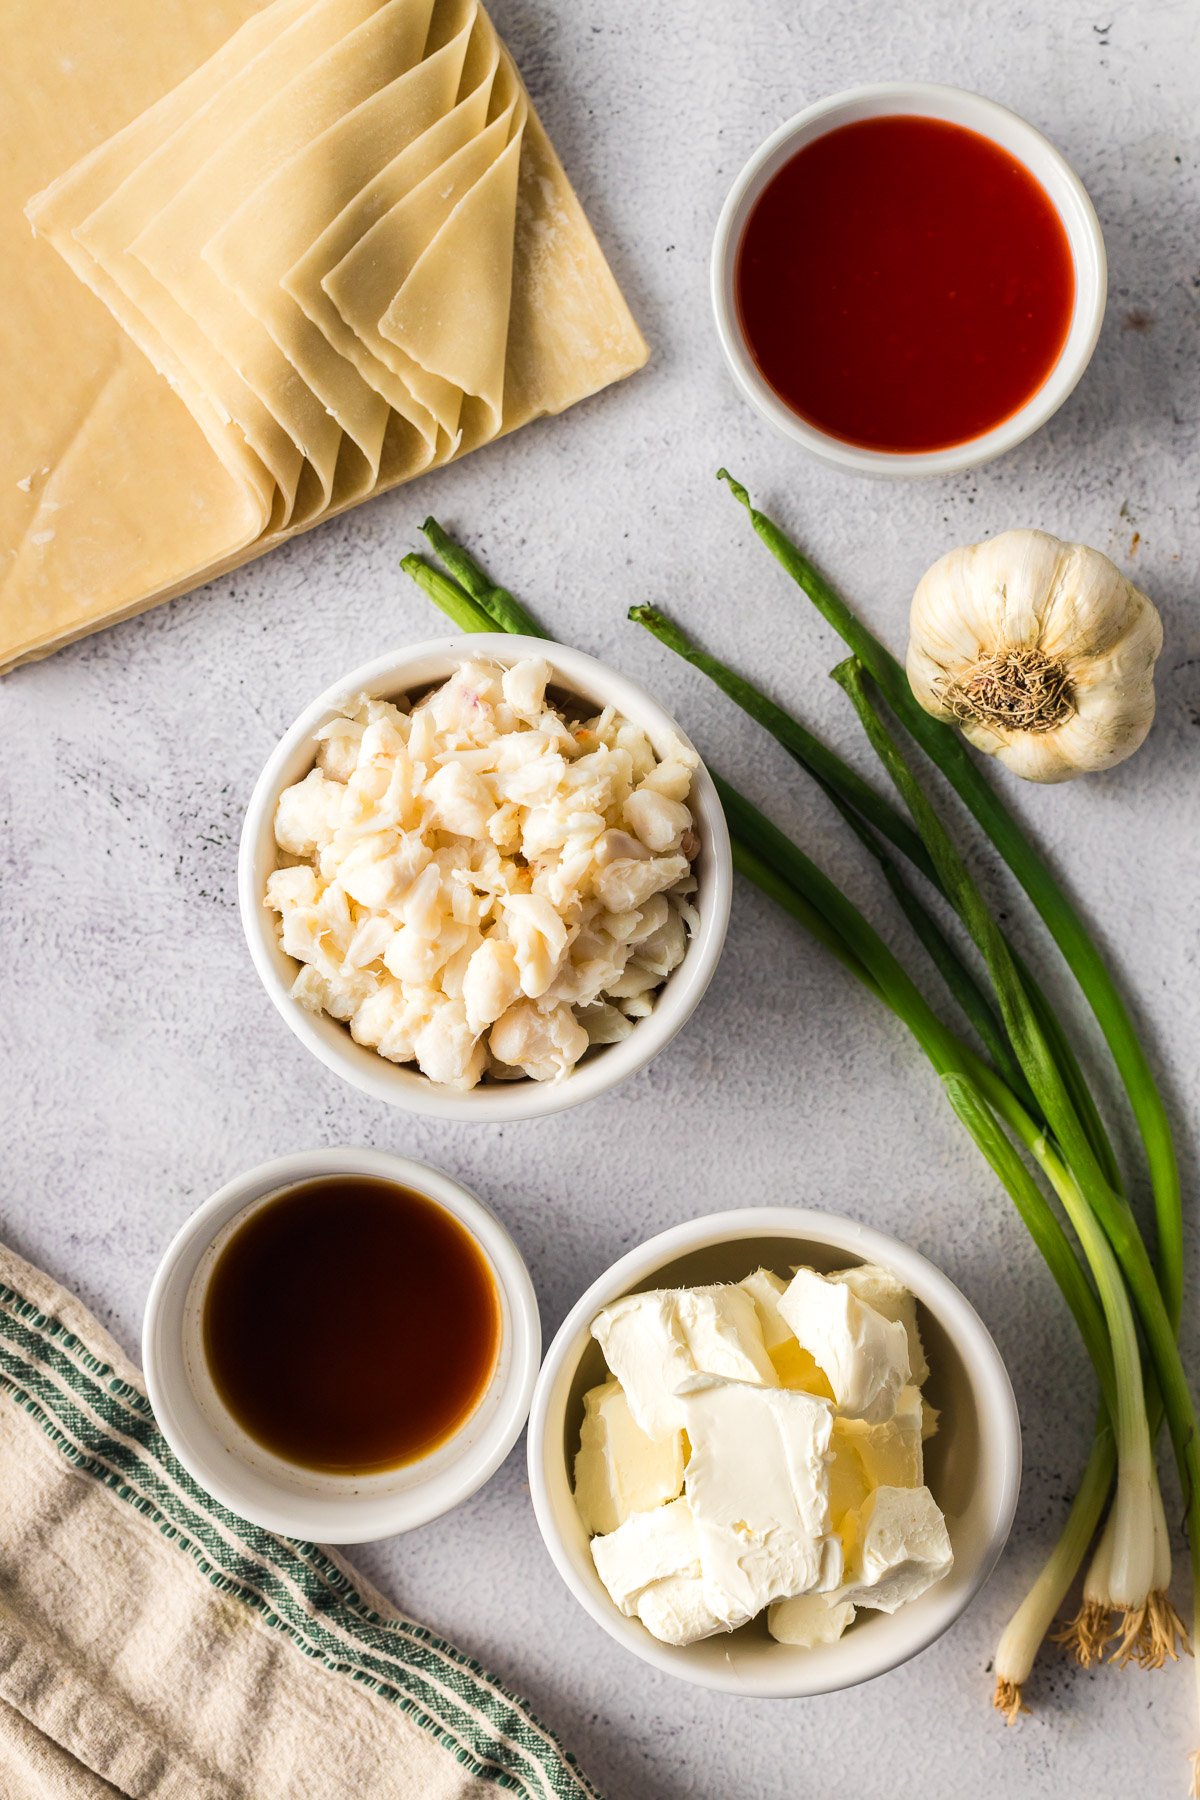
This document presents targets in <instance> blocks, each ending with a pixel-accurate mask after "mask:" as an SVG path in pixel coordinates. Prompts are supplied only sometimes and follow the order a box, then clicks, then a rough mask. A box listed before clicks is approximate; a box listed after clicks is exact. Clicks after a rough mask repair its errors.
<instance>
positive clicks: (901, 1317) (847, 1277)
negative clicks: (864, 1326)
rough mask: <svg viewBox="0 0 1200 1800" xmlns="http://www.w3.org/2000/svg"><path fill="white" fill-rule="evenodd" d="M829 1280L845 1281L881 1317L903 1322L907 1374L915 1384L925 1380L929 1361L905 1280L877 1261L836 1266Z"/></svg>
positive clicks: (914, 1301)
mask: <svg viewBox="0 0 1200 1800" xmlns="http://www.w3.org/2000/svg"><path fill="white" fill-rule="evenodd" d="M829 1280H830V1281H842V1282H844V1283H845V1284H846V1286H847V1287H848V1288H849V1289H850V1292H851V1293H852V1294H854V1295H856V1296H857V1298H858V1299H859V1300H861V1301H862V1302H863V1303H864V1305H866V1306H869V1307H871V1308H872V1310H873V1311H875V1312H877V1313H878V1314H879V1315H880V1317H881V1318H884V1319H890V1320H891V1321H892V1323H893V1324H898V1325H903V1327H904V1330H905V1333H906V1334H907V1337H908V1368H909V1375H908V1378H909V1380H910V1381H911V1382H912V1384H913V1386H914V1387H920V1386H921V1384H922V1383H923V1382H925V1381H927V1380H928V1379H929V1364H928V1362H926V1360H925V1346H924V1345H923V1344H922V1342H921V1331H920V1327H919V1326H918V1324H917V1303H916V1300H915V1299H914V1298H913V1296H912V1295H911V1294H910V1293H909V1291H908V1289H907V1288H906V1287H905V1285H904V1283H903V1282H902V1281H900V1280H898V1279H897V1277H896V1276H895V1275H893V1274H892V1273H891V1271H890V1270H889V1269H883V1268H880V1266H879V1264H878V1263H860V1264H859V1265H858V1267H857V1268H855V1269H838V1270H837V1271H836V1272H835V1273H834V1274H832V1275H830V1276H829Z"/></svg>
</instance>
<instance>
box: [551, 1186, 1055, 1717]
mask: <svg viewBox="0 0 1200 1800" xmlns="http://www.w3.org/2000/svg"><path fill="white" fill-rule="evenodd" d="M858 1262H877V1263H880V1264H882V1265H883V1266H884V1267H885V1268H888V1269H891V1270H892V1271H893V1272H894V1273H895V1274H896V1275H897V1276H899V1278H900V1280H901V1281H903V1282H904V1283H905V1285H906V1286H907V1287H908V1288H909V1289H910V1290H911V1291H912V1293H914V1294H915V1295H916V1297H917V1301H918V1318H919V1321H920V1326H921V1333H922V1337H923V1339H924V1343H925V1349H926V1353H927V1355H928V1358H929V1364H930V1370H931V1373H930V1377H929V1380H928V1382H927V1383H926V1384H925V1388H924V1392H925V1393H926V1394H927V1395H928V1397H929V1399H930V1400H931V1401H932V1403H933V1404H934V1405H935V1406H938V1407H940V1408H941V1410H942V1416H941V1420H940V1423H939V1427H938V1431H937V1434H936V1436H934V1437H933V1438H931V1439H930V1440H929V1442H928V1443H927V1444H926V1445H925V1458H926V1477H925V1478H926V1482H927V1484H928V1486H929V1488H930V1490H931V1492H932V1493H933V1496H934V1498H935V1499H936V1501H937V1502H938V1505H939V1506H940V1507H941V1509H942V1511H943V1513H944V1514H945V1516H946V1524H947V1527H948V1529H949V1532H950V1541H951V1543H952V1545H953V1547H954V1567H953V1569H952V1570H951V1571H950V1573H949V1575H947V1576H946V1577H945V1579H944V1580H942V1581H940V1582H938V1584H937V1585H936V1586H935V1587H932V1588H930V1589H929V1591H928V1592H927V1593H925V1594H923V1595H922V1596H921V1598H920V1599H919V1600H914V1601H912V1602H911V1603H910V1604H909V1605H908V1606H902V1607H901V1608H900V1610H899V1611H898V1612H896V1613H892V1614H890V1615H889V1614H887V1613H877V1612H870V1611H867V1610H866V1609H862V1610H860V1612H859V1614H858V1617H857V1619H856V1620H855V1622H854V1624H853V1625H851V1627H850V1629H849V1630H848V1631H847V1632H846V1634H845V1636H844V1637H842V1638H841V1639H839V1641H838V1642H837V1643H836V1644H825V1645H821V1646H819V1647H817V1648H814V1649H809V1650H805V1649H799V1648H797V1647H795V1646H793V1645H790V1644H777V1643H776V1642H775V1640H774V1639H773V1638H772V1637H771V1636H770V1635H769V1633H768V1631H767V1627H766V1618H765V1615H763V1616H760V1617H759V1618H758V1619H756V1620H754V1621H752V1623H750V1624H749V1625H745V1626H743V1627H742V1629H741V1630H740V1631H736V1632H734V1633H732V1634H731V1635H728V1636H726V1635H721V1636H718V1637H713V1638H705V1639H703V1640H702V1641H701V1642H700V1643H698V1644H689V1645H688V1646H686V1648H676V1647H674V1646H672V1645H670V1644H662V1643H660V1642H659V1641H658V1639H657V1638H654V1637H652V1636H651V1635H650V1633H649V1632H648V1631H647V1630H646V1628H645V1626H644V1625H642V1624H641V1623H640V1621H639V1620H637V1619H628V1618H626V1617H625V1615H624V1614H623V1613H621V1612H620V1611H619V1610H618V1609H617V1607H615V1606H614V1605H613V1603H612V1601H611V1600H610V1599H609V1597H608V1594H607V1592H606V1591H605V1589H604V1587H603V1585H602V1584H601V1581H600V1578H599V1576H598V1575H597V1574H596V1569H595V1565H594V1564H593V1562H592V1557H591V1552H590V1551H589V1549H588V1535H587V1532H586V1531H585V1530H584V1527H583V1524H582V1521H581V1520H580V1517H579V1514H578V1512H577V1511H576V1509H575V1501H574V1499H573V1497H572V1491H571V1480H572V1467H573V1463H574V1458H575V1451H576V1449H577V1448H578V1445H579V1427H580V1423H581V1420H582V1418H583V1396H584V1394H585V1393H586V1392H587V1390H588V1389H589V1388H591V1387H594V1386H595V1385H596V1383H597V1382H598V1381H602V1380H604V1378H605V1369H604V1361H603V1357H602V1356H601V1352H600V1347H599V1345H598V1344H597V1343H595V1341H594V1340H593V1339H592V1337H591V1335H590V1332H589V1327H590V1325H591V1322H592V1320H593V1319H594V1318H595V1316H596V1314H597V1313H598V1312H599V1311H600V1309H601V1308H602V1307H604V1306H608V1305H609V1304H610V1303H611V1302H612V1301H614V1300H617V1299H619V1298H620V1297H621V1296H622V1295H623V1294H629V1293H637V1292H640V1291H642V1290H644V1289H647V1288H656V1287H687V1286H692V1285H694V1284H698V1283H705V1282H718V1281H737V1280H740V1279H741V1277H742V1276H744V1275H748V1274H749V1273H750V1272H751V1271H752V1270H753V1269H756V1268H759V1267H760V1266H762V1267H766V1268H773V1269H776V1270H778V1271H779V1273H781V1274H783V1275H786V1274H787V1272H788V1269H789V1267H790V1266H791V1264H792V1263H808V1264H810V1265H811V1266H813V1267H814V1268H818V1269H836V1268H844V1267H846V1266H847V1265H848V1264H851V1263H858ZM1020 1479H1021V1427H1020V1420H1019V1419H1018V1417H1017V1405H1016V1401H1015V1399H1014V1398H1013V1391H1012V1384H1011V1382H1010V1381H1009V1379H1008V1372H1007V1370H1006V1369H1005V1367H1004V1364H1003V1362H1002V1361H1001V1359H1000V1353H999V1351H998V1350H997V1349H996V1346H995V1344H994V1343H993V1342H992V1339H991V1337H990V1335H989V1334H988V1331H987V1328H986V1326H985V1325H984V1324H983V1321H982V1320H981V1319H980V1317H979V1315H978V1313H976V1312H975V1310H974V1308H973V1307H972V1306H971V1305H970V1304H969V1303H968V1302H967V1301H966V1300H965V1299H964V1298H963V1296H962V1295H961V1294H960V1293H959V1291H958V1289H957V1288H956V1287H955V1286H954V1285H953V1283H952V1282H950V1281H948V1280H947V1278H946V1277H945V1276H944V1275H943V1274H941V1273H940V1271H939V1270H937V1269H935V1268H934V1267H933V1264H932V1263H929V1262H927V1261H926V1260H925V1258H924V1257H923V1256H918V1255H917V1253H916V1252H915V1251H914V1250H909V1249H908V1248H906V1246H905V1245H903V1244H901V1243H899V1242H898V1241H897V1240H896V1239H895V1238H891V1237H887V1236H885V1235H884V1233H883V1232H881V1231H874V1230H872V1229H871V1228H870V1227H869V1226H866V1225H858V1224H856V1223H855V1222H854V1220H852V1219H844V1218H838V1217H837V1216H836V1215H834V1214H832V1213H822V1212H809V1211H807V1210H804V1209H802V1208H800V1207H794V1208H793V1207H756V1208H750V1209H748V1210H747V1211H745V1212H724V1213H716V1214H714V1215H713V1216H712V1217H710V1218H705V1219H694V1220H692V1221H691V1223H690V1224H687V1225H677V1226H675V1227H674V1229H673V1230H671V1231H664V1232H663V1233H662V1234H661V1236H659V1237H655V1238H651V1239H650V1241H649V1242H648V1243H646V1244H643V1245H641V1247H640V1248H639V1249H637V1250H632V1251H630V1253H629V1255H628V1256H623V1257H622V1258H621V1260H620V1261H619V1262H617V1263H614V1264H613V1266H612V1268H611V1269H609V1270H608V1271H607V1273H606V1274H604V1275H602V1276H601V1277H600V1279H599V1280H598V1281H595V1282H593V1283H592V1285H591V1287H590V1288H589V1289H588V1290H587V1292H586V1293H585V1294H584V1295H583V1297H582V1298H581V1299H580V1300H579V1301H578V1303H577V1304H576V1305H575V1306H574V1307H572V1309H571V1311H570V1313H569V1314H568V1315H567V1317H566V1319H565V1320H564V1321H563V1325H562V1328H561V1330H560V1331H559V1332H558V1334H557V1336H556V1337H555V1339H554V1342H553V1343H552V1344H551V1346H550V1348H549V1350H548V1351H547V1353H546V1360H545V1362H544V1363H543V1364H542V1371H541V1374H540V1375H539V1376H538V1381H537V1387H536V1388H535V1390H534V1395H533V1406H532V1408H531V1410H530V1415H529V1485H530V1489H531V1491H532V1494H533V1505H534V1511H535V1512H536V1514H537V1521H538V1525H539V1526H540V1528H541V1533H542V1537H543V1538H544V1539H545V1542H546V1548H547V1549H548V1550H549V1552H550V1555H551V1556H552V1558H553V1559H554V1563H555V1565H556V1567H557V1569H558V1572H559V1574H560V1575H561V1576H562V1578H563V1580H564V1581H565V1582H566V1584H567V1586H568V1587H569V1588H570V1590H571V1592H572V1593H573V1594H574V1595H575V1598H576V1599H577V1600H578V1601H579V1603H580V1604H581V1606H583V1608H584V1609H585V1611H587V1612H589V1613H590V1614H591V1616H592V1618H593V1619H595V1620H596V1621H597V1623H598V1624H600V1625H602V1626H603V1628H604V1630H605V1631H607V1632H608V1633H609V1635H610V1636H611V1637H614V1638H616V1640H617V1642H618V1643H620V1644H623V1645H624V1646H625V1648H626V1649H627V1650H631V1651H632V1652H633V1654H634V1655H635V1656H639V1657H641V1659H642V1661H643V1662H647V1663H650V1664H652V1665H653V1666H654V1667H655V1668H658V1669H662V1670H665V1672H666V1673H667V1674H668V1675H676V1676H678V1677H679V1678H680V1680H682V1681H691V1682H694V1683H695V1684H696V1686H697V1687H705V1688H715V1689H718V1690H720V1691H721V1692H723V1693H728V1694H744V1695H749V1696H756V1697H759V1698H763V1699H784V1698H794V1697H797V1696H800V1695H808V1694H826V1693H830V1692H832V1691H834V1690H835V1689H838V1688H846V1687H853V1686H855V1685H856V1683H858V1682H860V1681H870V1680H871V1679H872V1678H873V1677H874V1676H876V1675H882V1674H884V1673H885V1672H886V1671H887V1670H888V1669H894V1668H895V1667H896V1666H897V1665H898V1664H900V1663H902V1662H907V1660H908V1659H909V1658H910V1657H912V1656H916V1655H917V1653H918V1652H919V1651H921V1650H924V1649H925V1648H926V1647H927V1646H928V1645H929V1644H932V1643H933V1641H934V1639H935V1638H938V1637H940V1636H941V1634H942V1633H943V1632H944V1631H946V1630H947V1629H948V1628H949V1627H950V1626H951V1625H952V1624H953V1623H954V1621H955V1620H956V1619H957V1618H958V1616H959V1614H960V1613H961V1612H962V1611H963V1610H964V1608H965V1607H966V1606H967V1605H968V1604H969V1603H970V1601H971V1599H972V1598H973V1596H974V1595H975V1594H976V1593H977V1592H978V1591H979V1589H980V1588H981V1587H982V1585H983V1583H984V1582H985V1581H986V1580H987V1577H988V1575H989V1574H990V1573H991V1570H992V1568H993V1566H994V1565H995V1563H996V1560H997V1558H998V1557H999V1555H1000V1552H1001V1550H1002V1549H1003V1548H1004V1544H1005V1541H1006V1539H1007V1537H1008V1533H1009V1529H1010V1527H1011V1525H1012V1520H1013V1513H1014V1512H1015V1510H1016V1504H1017V1492H1018V1489H1019V1487H1020Z"/></svg>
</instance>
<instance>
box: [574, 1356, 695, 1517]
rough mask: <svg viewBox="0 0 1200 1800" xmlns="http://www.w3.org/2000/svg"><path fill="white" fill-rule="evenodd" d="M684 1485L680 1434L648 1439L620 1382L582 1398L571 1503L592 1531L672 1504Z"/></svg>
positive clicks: (681, 1437) (604, 1384) (614, 1382)
mask: <svg viewBox="0 0 1200 1800" xmlns="http://www.w3.org/2000/svg"><path fill="white" fill-rule="evenodd" d="M682 1487H683V1433H682V1432H681V1431H674V1432H671V1433H670V1435H669V1436H667V1437H664V1438H651V1437H647V1436H646V1433H645V1432H644V1431H642V1430H641V1428H640V1427H639V1426H638V1424H637V1423H636V1421H635V1419H634V1417H633V1414H632V1413H631V1412H630V1410H629V1402H628V1401H627V1400H626V1398H625V1395H624V1392H623V1391H622V1388H621V1384H620V1382H619V1381H606V1382H604V1383H603V1384H602V1386H600V1387H594V1388H592V1390H591V1391H590V1393H587V1394H585V1395H584V1397H583V1425H582V1427H581V1429H580V1433H579V1452H578V1455H577V1456H576V1458H575V1504H576V1506H577V1507H578V1508H579V1516H580V1517H581V1519H582V1520H583V1522H584V1525H585V1526H586V1527H587V1529H588V1531H591V1532H600V1533H605V1532H610V1531H615V1530H616V1529H617V1527H618V1525H623V1524H624V1523H625V1520H626V1519H628V1518H629V1516H630V1515H631V1514H632V1513H640V1512H649V1511H650V1510H651V1508H652V1507H655V1506H662V1505H664V1504H665V1503H666V1502H667V1501H668V1500H674V1499H675V1497H676V1495H677V1494H679V1492H680V1491H681V1489H682Z"/></svg>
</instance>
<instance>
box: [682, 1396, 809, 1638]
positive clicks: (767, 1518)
mask: <svg viewBox="0 0 1200 1800" xmlns="http://www.w3.org/2000/svg"><path fill="white" fill-rule="evenodd" d="M680 1399H681V1403H682V1407H683V1417H684V1429H685V1431H686V1432H687V1436H688V1442H689V1444H690V1446H691V1456H690V1458H689V1460H688V1464H687V1468H686V1470H685V1472H684V1492H685V1494H686V1496H687V1501H688V1505H689V1506H690V1508H691V1516H692V1520H693V1523H694V1525H695V1529H696V1534H697V1537H698V1539H699V1543H700V1563H701V1569H702V1572H703V1575H704V1578H705V1580H706V1581H708V1582H711V1583H713V1584H714V1585H715V1586H716V1587H717V1588H719V1589H720V1590H721V1592H722V1593H723V1594H725V1595H727V1596H728V1597H729V1601H730V1608H729V1610H730V1612H731V1614H733V1613H736V1614H740V1615H741V1616H742V1617H744V1618H747V1619H750V1618H753V1617H754V1615H755V1614H756V1613H758V1612H761V1610H762V1609H763V1607H764V1606H768V1605H770V1603H771V1601H772V1600H778V1599H781V1598H783V1597H784V1596H786V1595H789V1594H799V1593H804V1592H807V1591H809V1590H810V1589H814V1588H821V1589H825V1588H833V1587H836V1586H837V1585H838V1583H839V1582H840V1580H841V1578H842V1545H841V1540H840V1538H839V1537H838V1536H837V1535H836V1534H835V1532H834V1530H833V1520H832V1517H831V1515H830V1510H829V1471H828V1460H829V1446H830V1439H831V1435H832V1430H833V1409H832V1407H831V1406H830V1404H829V1402H828V1401H827V1400H822V1399H820V1398H818V1397H817V1396H815V1395H813V1394H803V1393H798V1392H791V1391H789V1390H787V1389H784V1388H770V1387H760V1386H755V1385H752V1384H750V1383H747V1382H740V1381H728V1380H722V1379H720V1378H719V1377H714V1376H700V1375H697V1376H694V1377H693V1378H692V1380H691V1381H690V1382H689V1383H688V1385H687V1387H686V1389H685V1390H684V1392H683V1393H682V1394H681V1395H680Z"/></svg>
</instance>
